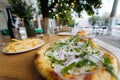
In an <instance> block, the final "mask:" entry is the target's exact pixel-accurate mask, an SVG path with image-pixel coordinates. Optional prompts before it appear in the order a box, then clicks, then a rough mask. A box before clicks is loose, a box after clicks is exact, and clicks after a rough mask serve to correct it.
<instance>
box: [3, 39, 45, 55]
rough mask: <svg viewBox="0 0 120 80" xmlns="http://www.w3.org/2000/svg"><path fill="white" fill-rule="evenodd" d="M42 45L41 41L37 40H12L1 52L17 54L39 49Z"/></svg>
mask: <svg viewBox="0 0 120 80" xmlns="http://www.w3.org/2000/svg"><path fill="white" fill-rule="evenodd" d="M44 43H45V42H44V41H43V40H41V39H37V38H32V39H30V38H28V39H25V40H17V39H12V41H11V42H9V43H8V44H7V45H6V46H5V47H4V48H3V49H2V51H3V52H4V53H6V54H17V53H22V52H26V51H30V50H33V49H36V48H39V47H41V46H42V45H44Z"/></svg>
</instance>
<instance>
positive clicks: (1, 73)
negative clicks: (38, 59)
mask: <svg viewBox="0 0 120 80" xmlns="http://www.w3.org/2000/svg"><path fill="white" fill-rule="evenodd" d="M66 37H70V36H57V35H53V36H49V35H45V36H44V37H43V38H40V36H38V35H37V37H33V38H40V39H42V40H44V41H45V44H48V43H50V42H55V41H57V40H58V39H61V38H66ZM4 41H5V43H8V42H10V38H9V37H5V40H4ZM94 41H95V42H96V43H97V44H98V45H100V46H101V47H103V48H106V50H110V52H111V53H112V52H115V53H116V54H115V56H117V57H118V59H120V49H117V48H115V47H113V46H111V45H109V44H107V43H105V42H102V41H100V40H97V39H95V40H94ZM3 47H4V46H0V50H2V49H3ZM39 49H40V47H39V48H37V49H35V50H32V51H28V52H24V53H20V54H12V55H11V54H10V55H7V54H4V53H2V51H0V80H42V78H41V76H40V75H39V73H38V72H37V71H36V69H35V67H34V55H35V54H36V53H37V51H38V50H39Z"/></svg>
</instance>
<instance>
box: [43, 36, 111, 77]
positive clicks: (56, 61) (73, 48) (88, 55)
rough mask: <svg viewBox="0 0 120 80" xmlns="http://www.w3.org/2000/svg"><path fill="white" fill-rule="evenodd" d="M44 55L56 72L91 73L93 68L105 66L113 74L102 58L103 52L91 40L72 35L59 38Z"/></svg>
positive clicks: (108, 63)
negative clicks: (71, 36) (68, 37)
mask: <svg viewBox="0 0 120 80" xmlns="http://www.w3.org/2000/svg"><path fill="white" fill-rule="evenodd" d="M45 56H46V57H48V58H49V60H50V61H51V66H52V67H53V68H54V70H55V71H56V72H57V73H60V74H66V73H67V74H74V75H81V74H86V73H93V72H94V70H95V69H98V70H99V69H101V68H102V67H103V66H105V67H106V70H108V71H109V72H110V73H111V74H112V75H113V69H112V68H113V67H112V66H111V65H110V64H111V63H110V62H109V60H107V59H106V58H104V52H103V51H101V50H99V49H97V48H95V47H93V46H92V45H91V40H89V39H88V40H83V39H82V38H78V37H73V38H70V39H68V40H59V41H57V42H56V43H55V44H54V45H53V46H52V47H50V48H49V49H48V50H47V51H46V52H45Z"/></svg>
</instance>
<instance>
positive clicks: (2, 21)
mask: <svg viewBox="0 0 120 80" xmlns="http://www.w3.org/2000/svg"><path fill="white" fill-rule="evenodd" d="M2 29H7V12H6V7H4V6H0V30H2Z"/></svg>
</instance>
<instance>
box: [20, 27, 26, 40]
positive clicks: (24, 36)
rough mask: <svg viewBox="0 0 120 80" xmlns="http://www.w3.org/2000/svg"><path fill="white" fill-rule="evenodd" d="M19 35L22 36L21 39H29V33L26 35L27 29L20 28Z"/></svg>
mask: <svg viewBox="0 0 120 80" xmlns="http://www.w3.org/2000/svg"><path fill="white" fill-rule="evenodd" d="M19 34H20V38H21V39H22V40H23V39H27V37H28V36H27V33H26V29H25V27H19Z"/></svg>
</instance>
